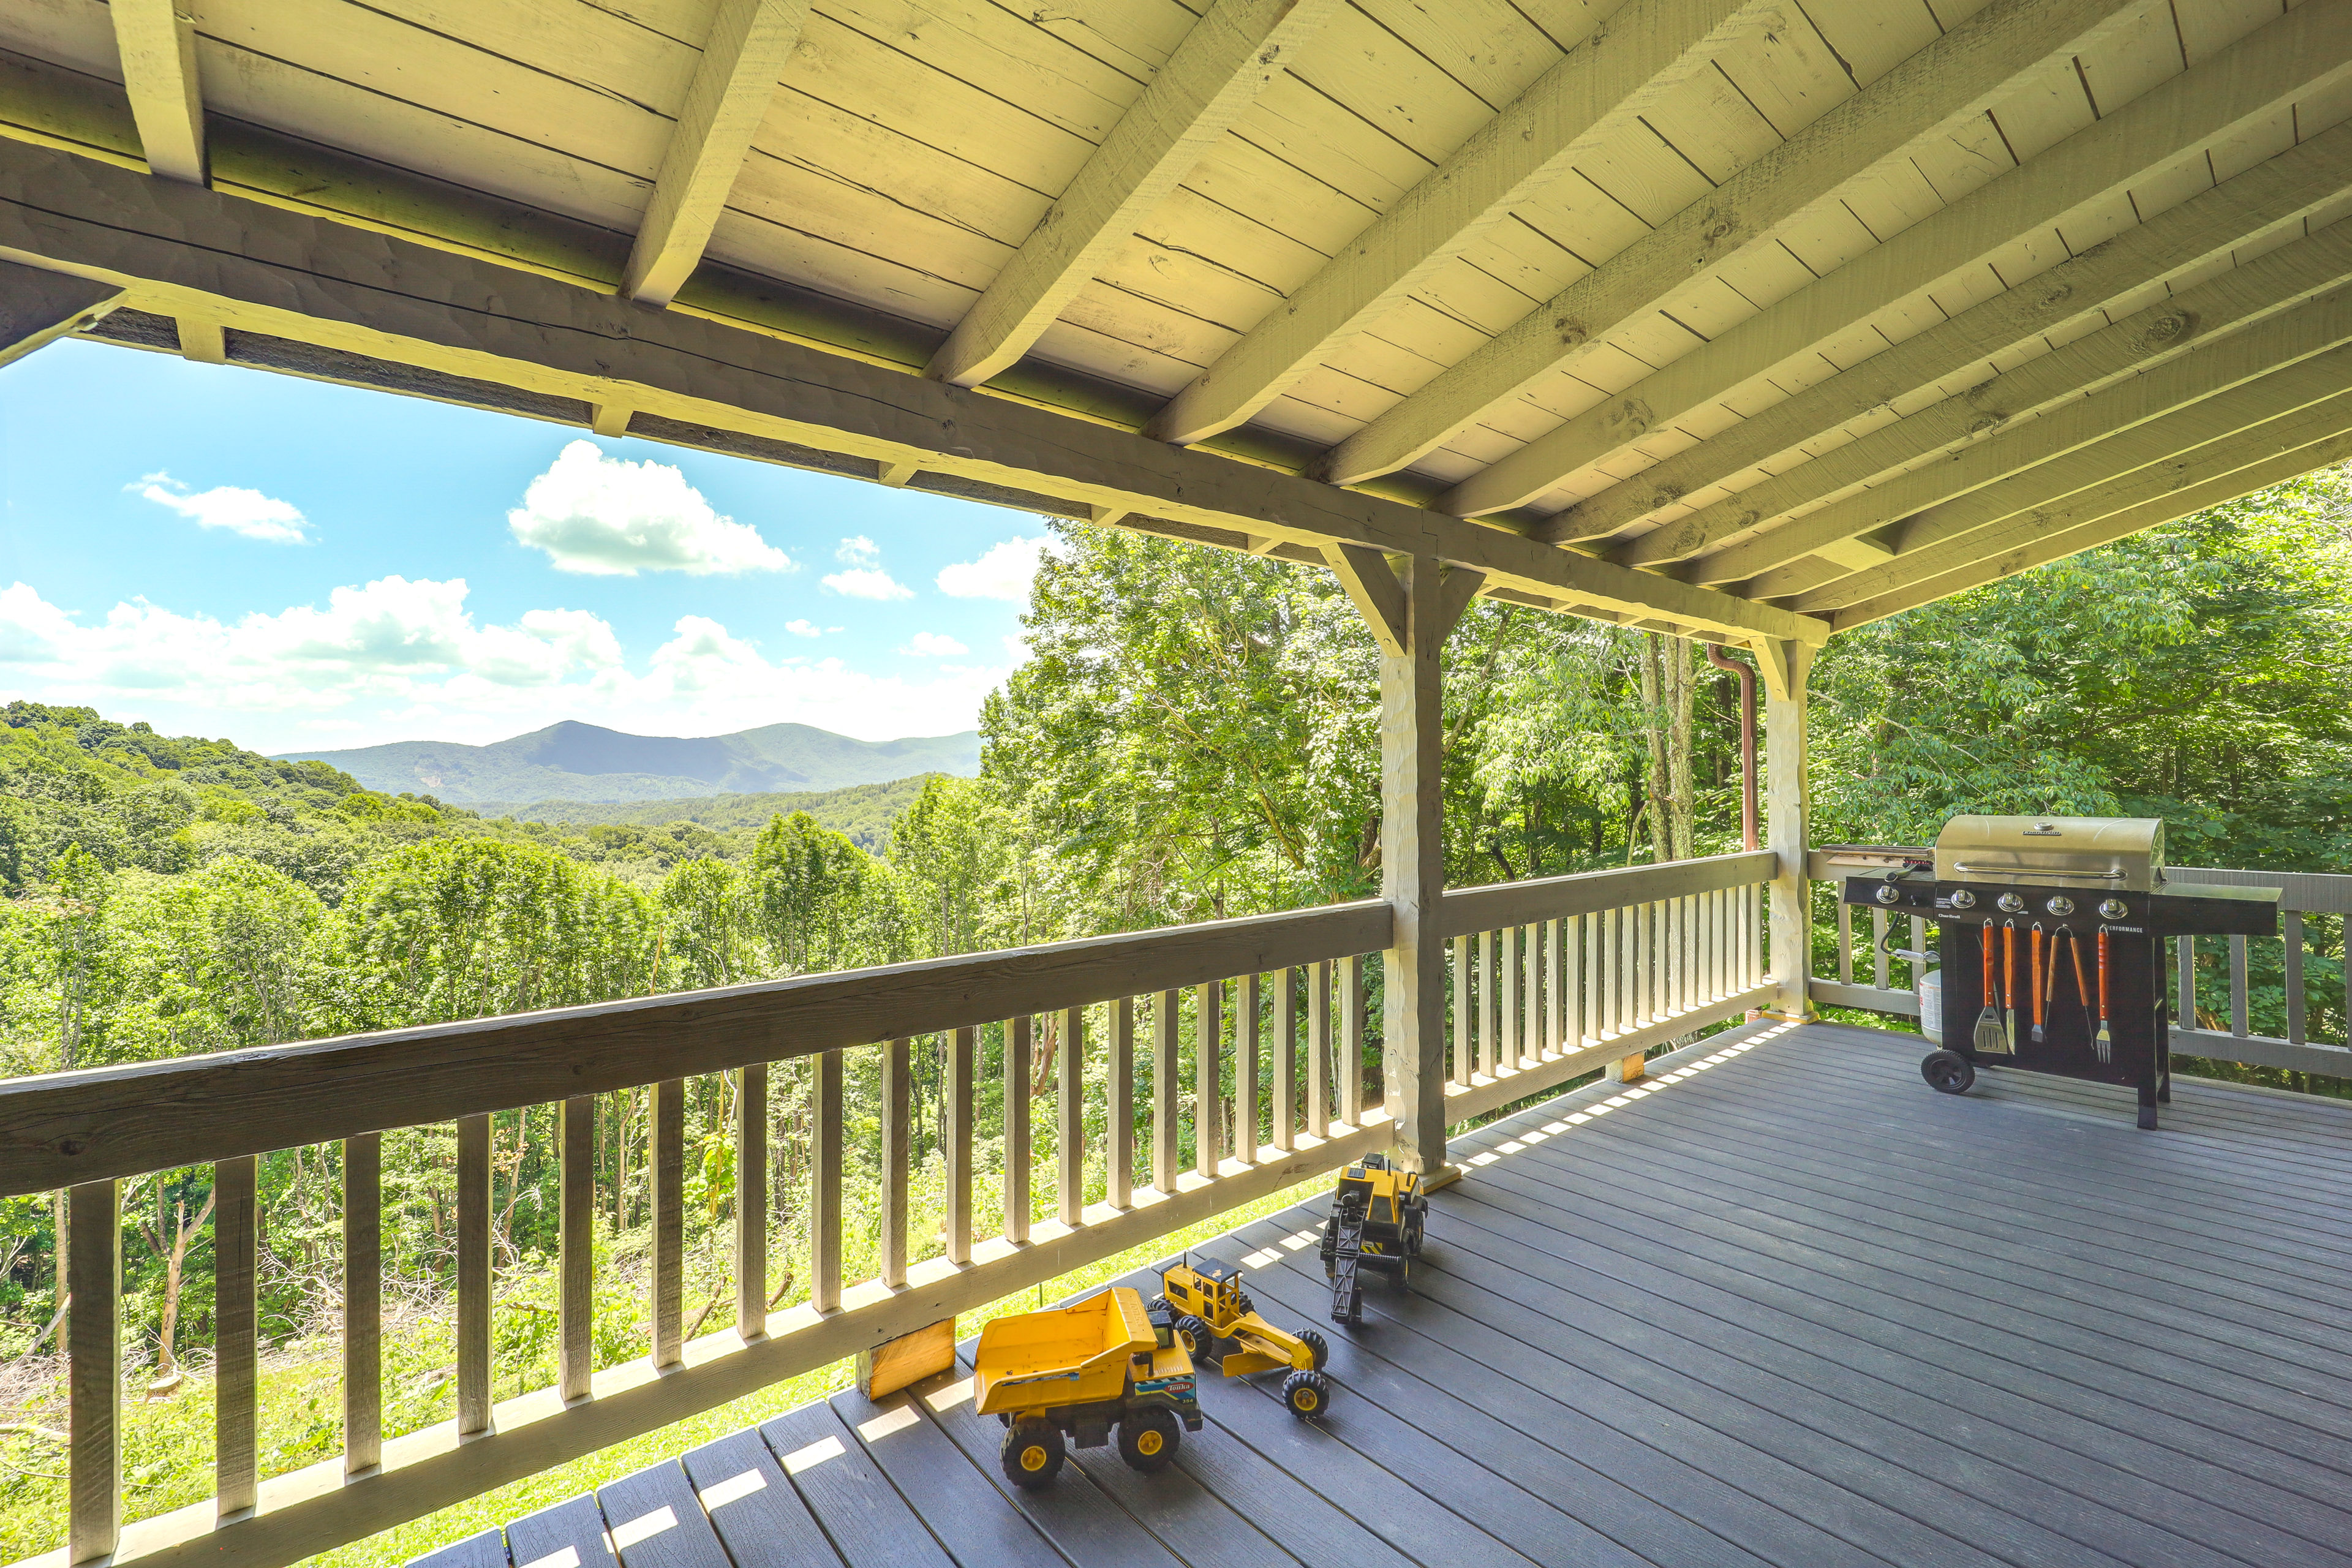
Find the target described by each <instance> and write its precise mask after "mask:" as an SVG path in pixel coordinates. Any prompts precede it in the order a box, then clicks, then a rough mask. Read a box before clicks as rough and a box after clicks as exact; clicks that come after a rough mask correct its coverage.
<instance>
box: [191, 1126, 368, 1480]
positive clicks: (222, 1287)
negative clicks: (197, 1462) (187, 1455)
mask: <svg viewBox="0 0 2352 1568" xmlns="http://www.w3.org/2000/svg"><path fill="white" fill-rule="evenodd" d="M254 1166H255V1160H254V1157H253V1156H252V1155H250V1154H247V1155H244V1156H241V1157H240V1158H237V1159H235V1160H223V1161H221V1162H220V1163H217V1164H215V1166H214V1167H213V1506H214V1507H215V1510H218V1513H219V1515H220V1517H221V1518H223V1519H226V1518H228V1517H230V1516H231V1515H232V1514H238V1513H242V1512H244V1511H245V1510H247V1509H249V1508H251V1507H252V1506H253V1503H254V1498H255V1496H256V1492H257V1488H258V1487H259V1486H260V1483H261V1472H260V1467H259V1450H258V1448H257V1446H256V1442H255V1436H256V1433H257V1429H258V1427H259V1425H260V1421H259V1416H260V1408H259V1406H260V1375H259V1373H260V1365H259V1361H258V1357H257V1339H256V1322H255V1316H254V1300H255V1298H254V1254H255V1250H256V1248H255V1233H254V1194H255V1189H254V1176H255V1170H254ZM343 1174H344V1180H345V1182H346V1184H348V1183H349V1181H350V1177H351V1160H350V1156H349V1153H348V1152H346V1154H345V1157H344V1163H343ZM346 1201H348V1200H346ZM343 1235H344V1248H345V1255H346V1257H348V1256H349V1252H350V1240H351V1227H350V1226H344V1231H343ZM367 1261H368V1263H369V1264H370V1265H371V1266H373V1264H374V1261H375V1260H374V1259H373V1258H369V1259H367ZM371 1278H373V1276H371ZM351 1331H352V1324H351V1322H350V1321H348V1319H347V1320H346V1321H345V1323H344V1333H345V1336H346V1342H347V1343H348V1342H349V1336H350V1334H351Z"/></svg>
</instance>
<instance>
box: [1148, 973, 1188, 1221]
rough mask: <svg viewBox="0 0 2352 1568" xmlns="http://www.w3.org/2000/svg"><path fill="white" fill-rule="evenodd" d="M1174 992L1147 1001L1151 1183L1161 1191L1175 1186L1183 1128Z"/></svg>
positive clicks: (1178, 1023) (1179, 1037)
mask: <svg viewBox="0 0 2352 1568" xmlns="http://www.w3.org/2000/svg"><path fill="white" fill-rule="evenodd" d="M1178 995H1179V993H1177V992H1174V991H1162V992H1161V993H1160V994H1159V995H1158V996H1157V997H1156V998H1154V999H1153V1001H1152V1004H1151V1184H1152V1185H1153V1186H1155V1187H1157V1188H1159V1189H1160V1192H1162V1193H1173V1192H1175V1191H1177V1190H1178V1187H1177V1181H1178V1175H1179V1172H1178V1167H1177V1155H1178V1150H1179V1147H1180V1143H1179V1140H1180V1139H1181V1136H1182V1131H1183V1129H1182V1124H1181V1121H1179V1119H1178V1117H1179V1104H1178V1085H1179V1081H1180V1080H1179V1077H1178V1074H1179V1071H1180V1070H1181V1069H1180V1068H1179V1065H1178V1053H1179V1052H1180V1050H1181V1048H1182V1040H1183V1035H1182V1033H1181V1015H1180V1013H1179V1011H1178V1008H1177V997H1178Z"/></svg>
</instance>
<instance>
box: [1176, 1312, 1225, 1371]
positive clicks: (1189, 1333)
mask: <svg viewBox="0 0 2352 1568" xmlns="http://www.w3.org/2000/svg"><path fill="white" fill-rule="evenodd" d="M1176 1338H1177V1340H1178V1342H1180V1343H1181V1344H1182V1345H1183V1347H1184V1353H1185V1354H1186V1355H1189V1356H1191V1357H1192V1359H1193V1360H1194V1361H1209V1360H1212V1359H1213V1358H1214V1357H1215V1355H1216V1353H1217V1336H1216V1333H1215V1331H1213V1330H1212V1329H1211V1328H1210V1327H1209V1325H1208V1324H1206V1323H1204V1322H1202V1321H1201V1320H1200V1319H1198V1318H1196V1317H1194V1316H1192V1314H1191V1313H1189V1312H1187V1313H1186V1314H1185V1315H1184V1316H1182V1317H1181V1318H1179V1319H1177V1320H1176Z"/></svg>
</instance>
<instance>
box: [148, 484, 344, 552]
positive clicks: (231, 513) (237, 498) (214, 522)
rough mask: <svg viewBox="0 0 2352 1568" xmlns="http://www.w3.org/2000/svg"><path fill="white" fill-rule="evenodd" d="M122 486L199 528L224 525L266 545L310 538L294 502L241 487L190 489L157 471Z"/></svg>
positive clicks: (303, 519)
mask: <svg viewBox="0 0 2352 1568" xmlns="http://www.w3.org/2000/svg"><path fill="white" fill-rule="evenodd" d="M122 488H123V489H128V490H136V491H138V492H139V493H140V494H141V495H142V496H145V497H146V498H147V499H148V500H152V501H153V502H154V503H155V504H156V505H157V506H167V507H170V508H171V509H172V510H173V511H176V512H178V513H179V514H180V515H181V516H182V517H184V518H186V519H188V521H191V522H194V524H195V525H196V526H197V527H198V528H226V529H227V530H228V531H230V532H231V533H236V534H241V535H243V536H244V537H245V538H247V539H258V540H261V541H262V542H265V543H268V544H302V543H306V542H309V540H310V535H309V534H308V533H306V532H304V531H303V530H305V529H306V528H308V527H310V521H309V520H308V519H306V518H305V517H303V515H302V513H301V511H300V510H299V508H297V507H296V506H295V505H294V503H293V502H291V501H282V500H278V499H277V498H276V497H275V496H266V495H263V494H262V493H261V492H260V491H259V490H249V489H244V488H243V487H242V486H238V485H215V487H213V488H212V489H208V490H190V489H188V487H187V486H185V485H184V484H182V483H180V481H179V480H177V479H173V477H172V476H171V475H169V474H163V473H156V474H149V475H147V476H145V477H144V478H142V479H140V480H139V482H138V483H137V484H132V485H125V486H123V487H122Z"/></svg>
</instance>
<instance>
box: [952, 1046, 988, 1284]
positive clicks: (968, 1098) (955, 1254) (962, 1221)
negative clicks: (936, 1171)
mask: <svg viewBox="0 0 2352 1568" xmlns="http://www.w3.org/2000/svg"><path fill="white" fill-rule="evenodd" d="M979 1037H980V1031H979V1030H977V1029H975V1028H972V1027H971V1026H965V1027H963V1028H961V1029H958V1030H956V1031H955V1032H954V1033H953V1034H952V1035H950V1037H948V1115H949V1116H950V1118H952V1119H953V1121H954V1125H953V1126H951V1127H950V1128H949V1129H948V1150H947V1154H948V1261H949V1262H950V1263H969V1262H971V1117H972V1104H973V1100H974V1094H973V1088H974V1085H973V1079H972V1053H973V1049H974V1047H975V1046H976V1045H977V1043H978V1041H979Z"/></svg>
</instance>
